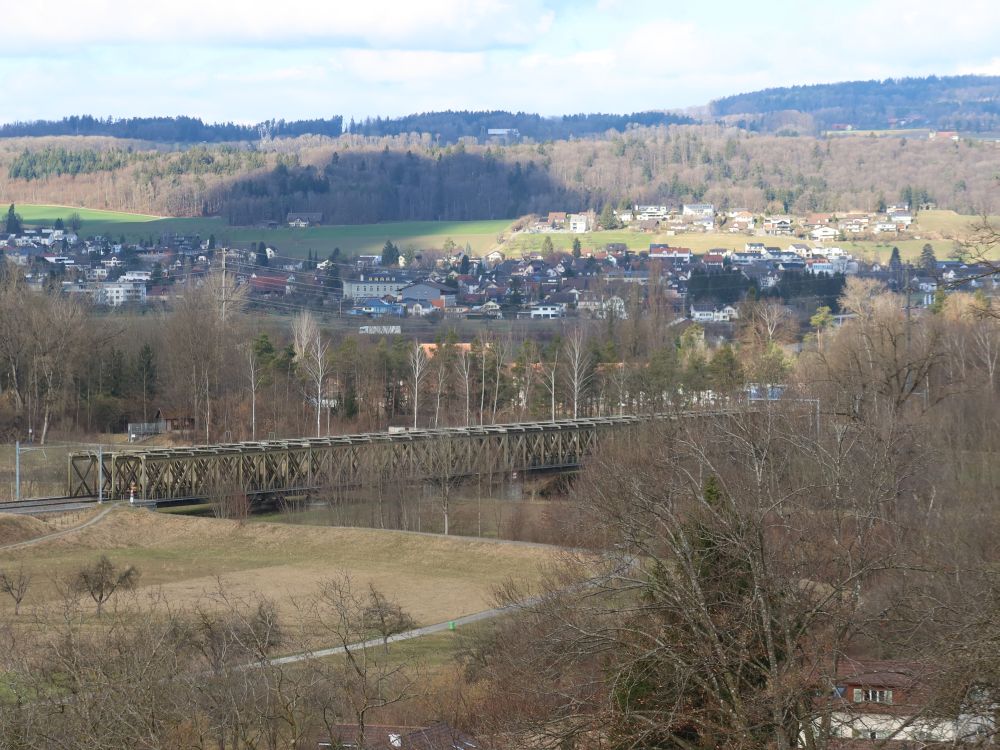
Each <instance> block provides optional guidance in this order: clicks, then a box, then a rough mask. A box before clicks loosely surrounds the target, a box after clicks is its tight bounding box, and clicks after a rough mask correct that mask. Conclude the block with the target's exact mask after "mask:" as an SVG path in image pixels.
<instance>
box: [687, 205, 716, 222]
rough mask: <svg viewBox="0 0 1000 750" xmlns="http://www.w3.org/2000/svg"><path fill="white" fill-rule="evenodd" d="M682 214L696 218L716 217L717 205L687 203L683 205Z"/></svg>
mask: <svg viewBox="0 0 1000 750" xmlns="http://www.w3.org/2000/svg"><path fill="white" fill-rule="evenodd" d="M681 216H689V217H691V218H696V219H713V218H715V206H714V205H713V204H711V203H685V204H684V205H683V206H682V207H681Z"/></svg>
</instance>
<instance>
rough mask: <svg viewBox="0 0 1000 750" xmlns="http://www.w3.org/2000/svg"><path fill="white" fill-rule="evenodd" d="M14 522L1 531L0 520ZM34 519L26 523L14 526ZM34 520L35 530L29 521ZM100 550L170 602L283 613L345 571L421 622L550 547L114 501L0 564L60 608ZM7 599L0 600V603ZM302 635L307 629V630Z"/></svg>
mask: <svg viewBox="0 0 1000 750" xmlns="http://www.w3.org/2000/svg"><path fill="white" fill-rule="evenodd" d="M4 518H6V517H0V537H5V539H4V540H5V541H8V542H14V541H21V540H22V539H23V538H25V537H30V536H40V535H43V534H45V533H49V530H48V529H47V527H46V526H45V523H46V522H44V521H40V520H38V519H23V520H14V519H12V520H10V521H6V520H4ZM13 524H16V525H17V528H10V529H6V531H4V528H3V527H4V526H9V525H13ZM25 524H30V525H31V527H32V528H31V529H28V528H21V527H22V526H24V525H25ZM36 526H37V529H36V528H34V527H36ZM102 554H106V555H107V556H108V557H109V558H110V559H111V560H112V561H114V562H115V563H116V564H119V565H134V566H136V567H137V568H138V569H139V571H140V574H141V575H140V581H139V589H138V591H137V595H138V601H140V602H141V601H142V599H143V598H144V597H149V596H157V597H162V598H163V600H164V601H166V602H167V603H169V604H170V605H171V606H173V607H181V608H190V607H194V606H196V605H202V606H211V603H212V601H213V600H214V597H216V596H217V595H218V592H219V590H220V587H221V589H223V590H225V591H226V593H227V595H229V596H233V597H237V598H244V599H245V598H249V597H252V596H254V595H263V596H266V597H268V598H270V599H272V600H274V601H275V603H276V605H277V606H278V608H279V611H281V612H282V613H284V614H285V615H286V617H287V620H288V622H289V623H293V622H295V621H296V620H297V619H298V618H297V616H296V609H297V607H299V606H301V603H302V602H304V601H305V600H307V599H308V598H309V597H310V596H311V595H312V594H315V593H316V592H317V591H318V589H319V587H320V585H321V584H322V582H323V581H325V580H328V579H330V578H331V577H332V576H334V575H337V574H339V573H347V574H349V575H350V576H351V577H352V579H353V580H354V581H355V582H356V583H357V584H358V585H359V586H361V587H367V585H368V584H369V583H372V584H374V585H375V586H377V587H378V588H379V589H380V590H382V591H383V592H384V593H386V594H387V595H389V596H391V597H393V598H395V599H396V600H398V601H399V602H400V604H401V605H402V606H403V608H404V609H406V610H407V611H408V612H409V613H410V614H411V615H412V616H413V618H414V619H415V620H416V622H417V624H418V625H428V624H433V623H437V622H443V621H445V620H449V619H453V618H456V617H461V616H462V615H467V614H472V613H474V612H479V611H482V610H484V609H489V608H490V607H491V606H493V604H492V602H493V598H492V597H493V591H494V589H495V587H497V586H499V585H500V584H501V583H502V582H503V581H504V580H506V579H507V578H509V577H512V578H515V579H518V580H527V581H532V580H537V579H538V577H539V576H540V575H541V572H542V569H543V567H544V566H546V565H548V564H551V563H552V562H553V561H554V560H555V558H556V554H557V552H556V551H555V550H554V549H552V548H546V547H539V546H530V545H519V544H510V543H504V542H496V541H479V540H474V539H468V538H455V537H444V536H431V535H427V534H411V533H406V532H395V531H380V530H372V529H358V528H354V529H348V528H335V527H326V528H323V527H317V526H308V525H300V524H294V525H293V524H279V523H260V522H255V523H246V524H241V523H238V522H236V521H227V520H221V519H214V518H196V517H191V516H181V515H174V514H165V513H154V512H151V511H148V510H139V509H131V508H127V507H121V508H116V509H114V510H112V512H111V513H110V514H109V515H108V516H107V517H105V518H104V519H102V520H100V521H99V522H98V523H95V524H94V525H92V526H89V527H87V528H85V529H82V530H81V531H79V532H76V533H73V534H70V535H68V536H63V537H59V538H55V539H51V540H45V541H42V542H40V543H39V544H36V545H34V546H30V547H22V548H19V549H6V550H4V549H0V569H3V570H8V569H12V568H17V567H20V566H23V568H24V570H25V571H26V572H27V573H29V574H30V575H31V576H32V585H31V589H30V590H29V593H28V596H27V598H26V599H25V603H24V606H25V608H34V609H36V610H39V611H45V610H52V608H53V607H55V608H56V609H58V603H59V601H60V596H61V594H60V589H61V588H62V587H61V586H60V582H64V581H66V580H67V579H68V578H70V577H71V576H72V575H73V574H74V572H75V571H77V570H78V569H79V568H80V567H81V566H82V565H84V564H87V563H91V562H93V561H94V560H96V559H97V558H98V557H99V556H100V555H102ZM11 607H12V605H11V602H10V600H9V599H8V598H7V597H3V598H2V599H0V610H3V611H7V610H8V609H11ZM302 635H303V636H304V637H307V638H308V637H309V635H310V634H308V633H303V634H302Z"/></svg>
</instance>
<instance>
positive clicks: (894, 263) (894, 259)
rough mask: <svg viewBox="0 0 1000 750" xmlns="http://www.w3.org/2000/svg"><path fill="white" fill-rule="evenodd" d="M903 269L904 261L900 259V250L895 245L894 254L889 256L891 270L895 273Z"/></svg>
mask: <svg viewBox="0 0 1000 750" xmlns="http://www.w3.org/2000/svg"><path fill="white" fill-rule="evenodd" d="M902 267H903V259H902V258H900V257H899V248H898V247H896V246H895V245H894V246H893V248H892V253H891V254H890V255H889V268H890V269H891V270H893V271H898V270H900V269H901V268H902Z"/></svg>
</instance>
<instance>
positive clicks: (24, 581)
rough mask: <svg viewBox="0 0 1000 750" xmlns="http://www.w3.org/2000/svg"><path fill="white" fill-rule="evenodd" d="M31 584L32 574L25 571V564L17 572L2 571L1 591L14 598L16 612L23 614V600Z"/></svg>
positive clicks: (0, 574) (16, 613) (0, 575)
mask: <svg viewBox="0 0 1000 750" xmlns="http://www.w3.org/2000/svg"><path fill="white" fill-rule="evenodd" d="M29 585H31V576H30V575H29V574H28V573H26V572H25V570H24V566H23V565H22V566H20V567H19V568H18V569H17V570H16V571H15V572H13V573H8V572H7V571H6V570H5V571H0V591H3V592H4V593H5V594H7V595H8V596H9V597H10V598H11V599H13V600H14V614H15V615H19V614H21V602H23V601H24V597H25V595H26V594H27V593H28V586H29Z"/></svg>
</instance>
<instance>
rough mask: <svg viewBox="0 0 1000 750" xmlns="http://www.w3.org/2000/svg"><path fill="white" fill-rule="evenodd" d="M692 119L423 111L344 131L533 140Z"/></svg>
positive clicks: (654, 114) (637, 114)
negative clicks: (503, 132) (492, 134)
mask: <svg viewBox="0 0 1000 750" xmlns="http://www.w3.org/2000/svg"><path fill="white" fill-rule="evenodd" d="M693 122H694V121H693V120H692V119H691V118H690V117H686V116H684V115H675V114H670V113H668V112H635V113H633V114H630V115H613V114H601V113H595V114H578V115H562V116H561V117H543V116H542V115H537V114H529V113H526V112H516V113H515V112H503V111H500V110H493V111H488V112H470V111H450V110H449V111H446V112H423V113H420V114H414V115H406V116H405V117H395V118H381V117H376V118H374V119H372V118H367V119H365V120H362V121H361V122H355V121H354V120H351V121H350V123H349V124H348V126H347V132H349V133H353V134H355V135H367V136H387V135H389V136H391V135H402V134H406V133H430V134H431V135H433V136H435V138H437V139H438V140H439V142H442V143H455V142H456V141H457V140H458V139H459V138H463V137H466V136H471V137H474V138H483V137H485V136H486V135H487V134H488V131H489V130H491V129H512V130H516V131H517V132H518V134H519V135H520V136H521V137H523V138H530V139H532V140H535V141H554V140H565V139H568V138H579V137H582V136H588V135H597V134H601V133H606V132H608V131H609V130H615V131H618V132H624V131H625V129H626V128H627V127H628V126H629V125H643V126H647V127H652V126H656V125H690V124H692V123H693Z"/></svg>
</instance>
